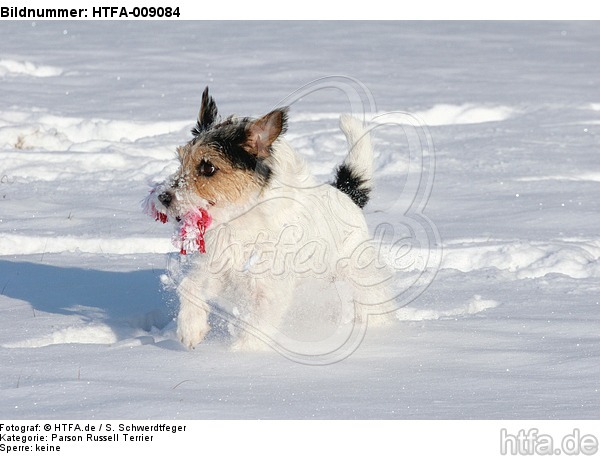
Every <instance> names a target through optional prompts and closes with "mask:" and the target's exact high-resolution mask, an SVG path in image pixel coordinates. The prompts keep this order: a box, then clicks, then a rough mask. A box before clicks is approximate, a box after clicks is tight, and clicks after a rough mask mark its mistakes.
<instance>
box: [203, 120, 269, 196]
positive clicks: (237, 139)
mask: <svg viewBox="0 0 600 456" xmlns="http://www.w3.org/2000/svg"><path fill="white" fill-rule="evenodd" d="M249 122H250V119H248V118H242V119H237V120H233V119H231V118H228V119H226V120H225V121H224V122H223V123H221V124H219V125H215V126H214V127H212V128H210V129H209V130H208V131H204V132H202V133H200V134H199V135H198V136H197V137H196V138H195V139H194V143H195V144H206V145H209V146H211V147H215V148H217V149H218V150H219V151H220V152H221V153H222V154H223V155H224V156H225V157H226V158H227V160H229V162H230V163H231V164H232V165H233V166H234V167H235V168H238V169H243V170H247V171H253V172H255V173H257V174H258V176H260V178H261V180H262V181H263V184H266V183H267V182H268V181H269V179H270V178H271V174H272V171H271V169H270V168H269V166H268V165H267V164H265V163H264V160H262V159H259V158H257V157H256V156H255V155H253V154H251V153H250V152H248V151H247V150H246V149H245V148H244V145H245V144H246V138H247V137H246V126H247V125H248V123H249Z"/></svg>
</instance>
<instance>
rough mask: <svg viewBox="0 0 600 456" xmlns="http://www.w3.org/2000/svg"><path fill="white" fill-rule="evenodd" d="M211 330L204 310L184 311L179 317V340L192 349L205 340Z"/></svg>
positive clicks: (181, 311) (188, 309)
mask: <svg viewBox="0 0 600 456" xmlns="http://www.w3.org/2000/svg"><path fill="white" fill-rule="evenodd" d="M209 330H210V326H209V324H208V314H207V312H206V311H205V310H204V309H200V308H197V307H191V308H187V309H182V310H180V311H179V315H178V316H177V338H178V339H179V340H180V342H181V343H182V344H183V345H184V346H185V347H187V348H189V349H191V348H194V347H195V346H196V345H198V344H199V343H200V342H202V341H203V340H204V338H205V337H206V334H208V331H209Z"/></svg>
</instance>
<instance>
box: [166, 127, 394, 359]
mask: <svg viewBox="0 0 600 456" xmlns="http://www.w3.org/2000/svg"><path fill="white" fill-rule="evenodd" d="M341 128H342V129H343V131H344V133H345V134H346V136H347V138H348V143H349V154H348V156H347V158H346V162H347V164H349V165H350V166H352V167H353V169H355V170H357V171H358V172H359V173H360V174H361V176H362V177H364V178H366V179H367V180H370V179H371V177H372V172H373V165H372V157H373V152H372V149H371V143H370V140H369V137H368V134H367V133H366V132H365V130H364V127H363V124H362V123H361V122H359V121H358V120H356V119H353V118H351V117H349V116H344V117H342V119H341ZM273 146H274V147H273V153H272V155H271V156H270V157H269V158H268V159H267V160H269V165H270V166H271V169H272V171H273V177H272V179H271V181H270V182H269V185H268V187H267V188H265V189H263V190H262V191H261V192H260V193H259V194H255V195H251V196H250V197H249V199H248V201H247V202H246V203H244V204H243V205H235V206H229V207H218V205H217V206H214V207H211V208H210V209H209V210H210V213H211V216H212V218H213V224H212V225H211V226H210V228H209V229H208V230H207V232H206V235H205V241H206V252H207V253H206V254H204V255H196V256H195V258H194V264H193V268H192V269H191V271H190V272H189V274H188V275H187V276H186V277H185V278H184V279H183V280H182V281H181V283H180V285H179V287H178V295H179V298H180V309H179V315H178V317H177V334H178V337H179V338H180V340H181V341H182V343H183V344H184V345H185V346H187V347H194V346H195V345H197V344H198V343H200V342H201V341H202V340H203V339H204V337H205V336H206V334H207V333H208V331H209V323H208V313H209V311H210V310H211V309H215V307H213V306H214V305H215V303H218V306H219V307H218V308H219V309H223V311H224V312H227V313H228V314H230V315H236V317H237V318H238V320H237V322H238V323H239V324H238V326H242V330H239V328H238V329H237V330H235V329H234V330H233V332H234V333H235V334H234V336H235V341H234V348H236V349H255V348H258V347H261V346H263V344H262V343H260V341H259V339H258V338H256V337H255V336H257V335H258V336H259V337H260V338H262V339H263V340H265V338H266V339H269V340H274V341H277V338H278V335H279V334H280V333H281V327H280V325H281V323H282V321H283V319H284V317H285V314H286V311H287V310H288V308H289V307H290V305H291V303H292V302H293V301H294V299H295V298H296V295H295V291H296V289H297V287H298V286H299V285H300V283H301V282H302V281H306V280H309V281H310V280H319V281H320V282H321V284H322V285H323V284H324V285H325V286H328V287H333V291H334V295H335V296H339V297H340V298H339V299H340V300H344V299H346V300H350V302H345V303H344V304H343V306H344V308H345V313H346V314H347V315H345V316H342V317H340V318H356V319H361V318H366V315H363V313H364V312H362V311H361V310H360V305H361V304H365V305H369V304H372V303H376V302H380V301H381V300H382V299H384V294H385V291H384V290H383V289H382V287H381V286H380V285H381V284H382V283H383V282H384V281H385V279H386V278H387V270H386V268H385V267H384V266H383V265H382V264H381V263H380V262H379V259H378V258H377V252H376V249H374V248H372V246H370V238H369V233H368V229H367V225H366V222H365V219H364V216H363V214H362V211H361V210H360V209H359V208H358V207H357V206H356V205H355V204H354V203H353V202H352V200H351V199H350V198H349V197H348V196H347V195H345V194H343V193H342V192H340V191H338V190H337V189H335V188H334V187H333V186H331V185H329V184H320V183H318V182H317V181H316V180H315V179H314V177H313V176H311V175H310V173H309V172H308V169H307V166H306V164H305V162H304V160H303V159H302V158H301V157H300V156H299V155H298V154H296V153H295V152H294V150H293V149H292V147H291V146H290V145H289V144H288V143H287V142H286V141H285V140H283V139H282V138H279V139H278V140H277V141H276V142H275V143H274V145H273ZM189 199H190V200H194V199H193V198H189ZM359 254H360V255H359ZM346 287H350V288H351V292H349V293H348V296H349V298H348V297H347V296H346V295H345V293H344V292H343V291H340V290H342V288H344V289H345V288H346ZM342 295H344V296H342ZM348 314H349V315H350V316H349V317H348ZM234 326H235V325H234Z"/></svg>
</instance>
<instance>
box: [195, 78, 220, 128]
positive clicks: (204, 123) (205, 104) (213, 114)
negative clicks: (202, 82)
mask: <svg viewBox="0 0 600 456" xmlns="http://www.w3.org/2000/svg"><path fill="white" fill-rule="evenodd" d="M218 114H219V113H218V111H217V104H216V103H215V100H214V99H213V97H211V96H210V95H209V94H208V86H206V89H204V92H202V104H201V105H200V112H198V121H197V122H196V125H195V126H194V128H192V134H193V135H194V137H196V136H198V135H199V134H200V133H202V132H203V131H205V130H207V129H209V128H210V127H211V126H212V125H213V124H214V123H215V122H216V121H217V116H218Z"/></svg>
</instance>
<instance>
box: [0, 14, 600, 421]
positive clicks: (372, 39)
mask: <svg viewBox="0 0 600 456" xmlns="http://www.w3.org/2000/svg"><path fill="white" fill-rule="evenodd" d="M0 37H1V38H2V50H1V53H0V83H1V84H2V98H1V100H0V155H1V162H0V163H1V164H0V255H1V256H0V321H1V323H0V328H1V329H0V363H1V365H2V369H1V370H0V390H1V394H0V410H1V416H2V418H4V419H17V418H29V419H35V418H71V419H76V418H81V419H83V418H86V419H100V418H114V419H123V418H138V419H145V418H154V419H169V418H187V419H195V418H402V419H414V418H430V419H433V418H442V419H446V418H452V419H465V418H485V419H491V418H502V419H504V418H519V419H554V418H563V419H567V418H573V419H581V418H598V416H599V410H600V392H599V388H600V386H599V384H600V334H599V331H598V328H599V327H600V303H599V302H600V298H599V292H600V261H599V260H600V237H599V235H598V226H599V225H600V215H599V214H600V198H599V197H598V196H599V194H600V187H599V184H600V160H599V153H600V142H599V140H598V138H599V137H600V129H599V127H600V89H599V84H600V28H599V27H598V24H597V23H586V22H576V23H575V22H573V23H561V22H551V23H539V22H538V23H533V22H518V23H517V22H504V23H493V22H491V23H490V22H486V23H478V22H470V23H460V22H441V23H433V22H418V23H402V22H386V23H363V22H352V23H344V22H334V23H317V22H314V23H312V22H311V23H306V22H305V23H296V22H288V23H278V22H268V23H257V22H253V23H245V22H237V23H214V22H212V23H204V22H178V23H160V22H119V23H106V22H103V23H95V22H70V23H61V22H35V23H34V22H10V23H3V24H2V28H1V29H0ZM331 75H337V76H336V77H335V78H332V79H328V80H326V82H327V84H329V85H328V87H329V88H324V86H323V85H318V84H317V85H318V86H319V88H320V90H314V91H312V92H311V90H310V88H311V87H316V85H315V84H313V85H312V86H309V88H308V89H309V90H305V91H304V92H302V96H301V97H300V99H297V98H298V97H295V98H294V100H295V103H294V104H293V106H292V110H291V115H290V128H289V133H288V135H287V137H288V139H289V140H290V142H291V143H292V144H293V145H294V146H295V147H296V148H297V149H298V150H299V151H300V152H301V153H302V154H303V155H304V156H305V157H306V159H307V160H308V162H309V163H310V164H311V166H312V168H313V170H314V172H315V173H316V174H317V175H318V176H319V177H320V178H322V180H323V181H325V180H327V179H328V178H329V177H330V176H331V173H332V170H333V168H334V166H335V165H336V164H337V163H339V162H340V160H341V157H343V154H344V139H343V135H342V134H341V132H340V131H339V129H338V127H337V118H338V116H339V114H340V113H343V112H348V111H356V107H357V106H359V107H360V106H368V107H369V109H368V110H367V111H369V112H370V113H371V114H373V113H372V112H371V111H374V110H376V111H377V112H378V113H389V112H391V114H388V115H387V117H384V118H383V119H385V120H386V121H387V122H388V123H393V121H397V122H399V123H402V122H404V121H406V119H407V118H409V117H410V118H412V119H416V118H419V119H421V120H422V121H423V122H424V123H425V124H427V125H428V130H422V131H427V132H428V134H429V135H430V137H431V138H432V139H433V142H434V144H435V161H436V163H435V166H436V169H435V178H434V179H433V188H432V191H431V195H430V197H429V198H428V200H427V206H426V208H425V211H424V214H425V215H426V216H427V217H428V218H429V219H430V220H431V221H432V223H433V225H432V226H434V227H435V230H434V231H435V233H439V237H440V239H441V244H442V246H441V247H443V248H442V249H440V248H438V247H436V246H435V245H431V246H429V249H431V250H432V251H434V253H436V252H437V253H438V254H441V257H440V258H439V271H438V272H437V275H436V276H435V279H434V280H432V281H431V284H430V285H429V287H428V288H427V289H426V290H425V289H424V287H422V289H420V290H419V292H421V293H420V294H419V293H416V294H418V296H417V297H416V298H415V299H413V300H412V301H410V302H402V303H400V304H406V305H405V306H404V307H402V308H400V309H399V310H398V312H397V315H396V316H397V318H398V321H397V322H395V323H393V324H392V325H390V326H387V327H384V328H369V330H368V332H367V334H366V337H365V339H364V340H363V341H362V344H360V345H359V347H358V348H357V349H356V351H354V352H353V353H352V354H351V356H349V357H348V358H347V359H344V360H341V361H340V362H336V363H333V364H329V365H321V366H314V365H307V364H300V363H296V362H293V361H291V360H289V359H287V358H286V357H284V356H281V355H280V354H279V353H276V352H274V351H273V352H260V353H239V352H232V351H230V350H229V348H228V345H227V344H226V343H225V341H224V340H223V339H222V338H220V337H218V336H215V337H212V338H209V340H208V341H207V342H206V343H205V344H203V345H201V346H199V347H197V348H196V349H195V350H193V351H187V350H185V349H184V348H183V347H182V346H181V345H180V344H179V342H178V341H177V340H176V337H175V334H174V325H173V321H172V318H173V315H174V312H175V310H176V302H175V300H174V296H173V294H172V293H171V292H170V291H169V290H168V289H164V288H163V287H162V285H161V277H162V281H163V282H164V275H165V272H166V271H167V269H168V268H169V262H168V259H169V258H172V257H171V256H169V255H167V254H168V253H169V252H172V251H173V250H174V248H173V246H172V244H171V240H170V236H171V229H170V228H169V227H168V226H163V225H161V224H158V223H155V222H153V221H152V220H151V219H149V218H148V217H147V216H145V215H144V214H143V213H142V211H141V207H140V202H141V201H142V199H143V198H144V197H145V196H146V194H147V192H148V188H149V187H148V185H149V184H150V183H151V182H153V181H157V180H161V179H162V178H164V177H165V176H166V175H167V174H169V173H170V172H172V171H173V170H174V168H175V166H176V165H175V154H174V151H175V147H176V146H177V145H178V144H181V143H183V142H184V141H186V140H187V139H188V138H189V129H190V128H191V126H192V125H193V123H194V119H195V115H196V113H197V109H198V107H199V100H200V94H201V92H202V90H203V88H204V86H205V85H207V84H208V85H210V87H211V91H212V93H213V95H214V96H215V98H216V100H217V103H218V105H219V107H220V110H221V112H223V113H237V114H240V115H259V114H263V113H265V112H268V110H270V109H272V108H273V107H274V106H276V105H277V104H278V103H279V102H280V101H282V100H284V99H286V98H287V97H288V96H290V94H293V93H294V92H295V91H296V90H297V89H299V88H300V87H302V86H304V85H305V84H308V83H311V81H315V80H317V79H319V78H323V77H327V76H331ZM342 76H347V77H349V78H354V79H348V78H344V77H342ZM357 81H360V82H361V83H362V84H364V86H366V88H367V89H368V90H369V91H370V94H371V96H372V98H371V97H370V96H367V97H366V98H365V97H364V96H363V98H362V99H361V97H360V96H358V98H356V97H355V99H352V98H351V97H349V96H348V94H351V93H353V94H356V93H359V91H358V89H356V90H355V89H352V90H350V87H354V88H356V87H359V86H360V84H358V83H357ZM363 95H364V93H363ZM373 103H375V106H374V105H373ZM372 108H376V109H372ZM369 112H368V113H367V114H369ZM403 113H412V114H413V116H412V117H411V116H408V117H407V114H403ZM375 121H376V120H375ZM406 131H407V133H406V135H405V136H403V135H401V134H400V135H399V134H398V132H399V130H398V128H397V125H396V128H392V127H386V128H380V129H377V130H375V131H374V138H373V139H374V144H375V147H376V149H377V163H376V174H377V182H376V184H377V187H376V191H375V195H374V200H373V201H372V202H371V203H370V204H369V205H368V206H367V208H366V214H367V220H368V222H369V225H370V226H371V227H372V228H373V229H374V228H375V227H376V226H377V224H378V223H381V222H385V221H387V222H390V223H393V222H394V221H395V220H396V221H397V220H400V219H401V218H402V216H403V213H402V211H401V210H400V209H399V208H400V207H401V206H398V205H394V204H391V202H392V201H397V200H400V199H401V198H402V196H401V194H402V192H403V189H404V190H407V189H408V190H410V188H409V183H410V179H409V175H410V172H411V169H413V168H411V166H414V160H413V159H414V156H411V154H410V151H411V148H414V143H411V139H410V129H409V128H407V130H406ZM426 155H427V154H426ZM429 158H431V154H430V153H429ZM417 165H419V163H417ZM426 247H427V246H426ZM434 263H435V262H434ZM434 266H435V264H434ZM399 307H400V305H399Z"/></svg>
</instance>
